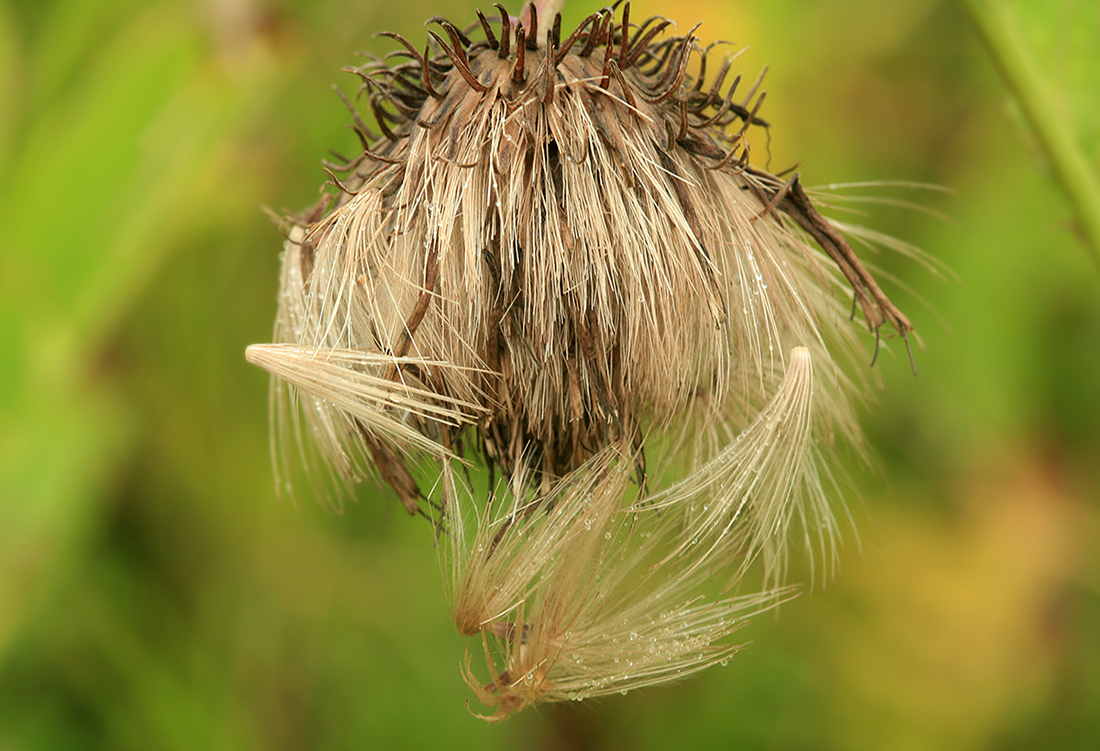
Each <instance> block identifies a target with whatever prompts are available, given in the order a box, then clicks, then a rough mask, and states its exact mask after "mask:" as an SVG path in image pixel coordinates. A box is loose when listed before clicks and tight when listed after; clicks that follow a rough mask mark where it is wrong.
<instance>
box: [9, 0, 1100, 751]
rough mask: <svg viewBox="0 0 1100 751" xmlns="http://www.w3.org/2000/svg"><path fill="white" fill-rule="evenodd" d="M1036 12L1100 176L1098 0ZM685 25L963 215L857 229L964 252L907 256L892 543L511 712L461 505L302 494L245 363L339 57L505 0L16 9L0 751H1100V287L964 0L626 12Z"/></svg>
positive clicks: (843, 151)
mask: <svg viewBox="0 0 1100 751" xmlns="http://www.w3.org/2000/svg"><path fill="white" fill-rule="evenodd" d="M515 6H518V3H515V4H513V6H510V7H511V9H512V10H513V12H516V11H518V7H515ZM1008 7H1010V8H1011V12H1012V13H1013V14H1015V16H1014V17H1015V19H1016V22H1017V24H1018V27H1019V29H1020V30H1021V34H1022V35H1023V37H1022V38H1023V39H1024V40H1025V43H1026V47H1027V49H1028V51H1029V54H1030V55H1032V56H1033V58H1034V60H1035V62H1036V65H1037V67H1038V70H1040V71H1041V73H1042V77H1043V81H1045V84H1046V86H1047V87H1048V90H1049V91H1050V92H1051V95H1052V96H1053V99H1054V103H1053V105H1052V108H1053V111H1054V113H1055V114H1057V116H1058V118H1059V121H1060V122H1061V123H1062V124H1064V125H1065V126H1066V127H1071V128H1072V133H1073V136H1074V142H1075V143H1076V144H1077V147H1078V148H1079V149H1080V150H1081V152H1082V153H1084V154H1085V155H1086V158H1087V159H1088V160H1090V164H1091V169H1092V170H1093V175H1094V176H1095V174H1096V166H1097V159H1098V157H1100V101H1098V99H1097V97H1096V95H1095V92H1096V91H1097V90H1100V87H1098V84H1100V81H1098V80H1097V77H1098V76H1100V67H1098V66H1096V65H1095V64H1094V63H1095V60H1093V59H1090V58H1094V57H1095V55H1094V52H1093V49H1092V48H1093V47H1094V45H1095V41H1096V39H1097V38H1098V37H1097V34H1098V33H1100V32H1098V31H1097V24H1098V23H1100V21H1098V20H1097V14H1098V10H1097V6H1096V4H1095V3H1093V2H1088V1H1087V0H1062V1H1061V2H1058V3H1049V4H1048V3H1045V2H1044V3H1027V2H1015V3H1011V4H1010V5H1009V6H1008ZM595 8H596V5H595V4H585V3H582V2H577V0H574V2H572V3H571V4H570V5H569V7H568V8H567V9H566V11H567V19H566V24H567V25H568V24H569V23H571V22H572V23H575V22H577V21H578V20H579V19H580V18H583V17H584V15H586V14H587V13H588V12H591V11H592V10H594V9H595ZM656 12H660V13H663V14H664V15H667V16H670V17H673V18H674V19H676V20H677V21H678V22H679V26H680V29H681V30H683V29H686V28H689V27H690V25H691V24H693V23H694V22H695V21H696V20H700V19H701V20H704V21H705V24H704V26H703V27H702V29H701V33H702V34H703V35H704V38H709V39H717V38H726V39H730V40H732V41H734V42H735V43H736V44H737V47H734V48H733V49H736V48H738V47H739V46H745V45H748V46H749V47H750V49H749V50H748V51H747V52H746V53H745V54H744V55H743V56H742V57H741V58H739V61H738V63H737V70H739V71H741V72H743V73H744V74H745V75H746V76H747V77H749V78H751V77H753V76H755V74H756V73H757V72H758V71H759V69H760V68H761V67H762V66H763V65H764V64H770V65H771V68H770V72H769V74H768V79H767V86H768V91H769V93H768V100H767V105H766V108H767V109H768V119H769V120H770V121H771V122H773V123H774V126H773V128H772V129H771V142H770V143H767V144H762V148H761V149H760V153H762V154H763V153H766V154H768V155H770V158H771V160H772V162H773V168H775V169H781V168H783V167H786V166H789V165H790V164H793V163H795V162H798V163H800V167H799V169H800V170H801V171H802V173H803V175H804V176H805V177H806V179H807V181H808V182H813V183H831V182H860V181H873V180H898V181H913V182H927V183H934V184H936V185H940V186H944V187H946V188H948V189H950V190H951V191H952V192H950V193H940V192H922V193H916V194H913V193H909V192H905V191H904V190H900V189H898V191H894V189H891V188H889V187H886V186H883V187H881V188H869V189H867V190H868V192H869V193H870V194H871V196H872V197H888V198H895V197H898V198H901V199H902V200H910V201H914V202H916V203H919V204H921V205H924V206H926V207H928V208H930V209H933V210H935V211H939V212H942V213H945V214H947V215H949V216H950V217H952V220H951V221H949V222H944V221H941V220H939V219H936V218H933V217H929V216H928V215H927V214H925V213H922V212H914V211H909V210H904V209H901V208H898V207H896V206H892V205H882V206H879V207H875V206H874V204H871V206H872V207H873V211H872V212H871V214H870V215H869V216H859V217H857V218H856V220H858V221H860V222H863V223H865V224H867V225H868V226H871V227H874V228H875V229H877V230H880V231H883V232H886V233H889V234H892V235H895V236H897V237H900V238H902V239H904V240H906V241H908V242H911V243H913V244H915V245H918V246H920V247H922V248H923V249H925V250H926V251H927V252H928V253H930V254H931V255H932V256H934V257H935V258H937V259H939V260H940V261H942V262H943V263H944V264H946V266H947V267H948V268H949V269H951V270H952V271H953V272H955V273H956V274H957V275H958V276H959V278H960V279H961V280H962V283H961V284H956V283H954V282H945V281H944V280H943V279H942V278H940V277H938V276H936V275H935V274H932V273H929V272H928V271H927V270H926V269H924V268H922V267H921V266H920V265H919V264H916V263H913V262H912V261H910V260H908V259H905V258H902V257H899V256H897V255H896V254H891V253H884V254H882V255H880V256H877V257H873V258H872V259H871V260H872V262H873V263H875V264H876V265H878V266H879V267H881V268H882V270H883V271H884V272H885V273H886V274H888V275H891V276H893V277H896V278H897V279H898V280H899V282H900V283H892V282H887V284H886V286H887V287H888V289H889V291H890V293H891V294H892V295H894V296H895V297H896V298H897V301H898V302H899V303H901V304H902V306H903V308H904V309H905V310H906V312H907V314H909V316H910V317H911V318H912V319H913V320H914V322H915V323H916V325H917V331H918V333H919V334H920V336H921V339H922V341H923V344H924V347H923V348H922V349H918V351H917V362H918V366H919V368H920V373H921V375H920V376H919V377H918V378H913V377H912V376H911V374H910V373H909V370H908V363H907V361H906V358H905V357H904V354H903V353H900V352H899V351H898V348H897V347H896V346H894V347H892V348H891V349H890V350H888V351H887V352H886V354H885V355H884V357H882V358H880V361H879V364H878V365H876V369H877V370H878V376H879V377H880V379H881V382H882V384H883V386H882V389H881V392H880V393H879V394H878V395H877V402H876V403H875V404H874V405H872V406H870V407H869V408H868V410H867V412H866V414H865V424H866V427H867V430H868V433H869V436H870V443H871V445H872V446H873V447H874V449H875V451H876V452H877V453H878V456H879V461H878V465H879V466H878V468H877V471H876V472H874V473H860V470H858V469H855V470H853V471H855V472H856V473H857V476H858V477H859V479H860V483H861V493H862V498H861V499H853V501H852V506H853V508H854V509H855V515H856V517H857V521H858V526H859V527H860V529H861V530H862V533H863V543H862V548H863V553H862V555H861V554H860V553H859V551H858V550H857V549H856V546H855V545H852V546H851V549H850V550H849V554H848V555H847V559H846V562H845V567H844V570H843V571H842V573H841V574H840V577H839V579H838V580H837V581H836V582H835V583H833V584H831V585H830V586H829V587H828V588H827V589H826V590H825V591H824V592H815V593H812V594H811V593H807V594H806V595H805V596H803V597H801V598H799V599H798V600H796V601H795V602H793V603H790V604H789V605H786V606H784V608H783V609H782V611H781V612H780V613H779V614H778V615H777V616H776V617H775V618H758V619H756V620H755V621H754V622H753V623H751V624H750V625H749V626H748V627H746V628H745V630H744V631H743V632H742V634H743V637H742V638H743V640H744V641H746V642H750V641H751V642H752V644H751V645H750V646H749V647H748V648H747V649H745V650H743V651H742V652H740V653H739V654H738V655H737V658H736V659H735V660H733V661H732V663H731V665H730V666H729V667H726V668H723V669H716V670H713V671H710V672H708V673H705V674H703V675H701V676H699V677H698V678H696V679H693V680H691V681H688V682H685V683H684V684H682V685H679V686H675V687H670V688H664V689H654V690H649V691H641V692H637V693H635V694H631V695H629V696H626V697H621V698H620V697H616V698H615V699H609V700H605V701H602V702H599V703H595V704H589V703H582V704H577V705H572V704H571V705H569V706H562V707H548V708H545V709H543V710H541V711H535V712H529V713H525V715H523V716H520V717H517V718H515V719H514V720H510V721H509V722H508V723H506V724H505V725H503V726H500V727H490V726H487V725H484V724H483V723H481V722H480V721H478V720H476V719H475V718H473V717H472V716H471V715H470V713H469V712H468V711H467V709H466V706H465V701H466V699H467V697H468V696H469V692H468V690H467V689H466V687H465V685H464V684H463V682H462V680H461V677H460V675H459V668H460V665H461V663H462V660H463V658H464V655H465V651H464V650H469V651H470V653H471V654H473V655H474V656H475V657H476V655H477V653H478V650H480V649H481V645H480V643H478V642H476V640H469V641H467V640H463V639H462V638H460V637H459V636H458V635H457V634H455V633H454V629H453V628H452V627H451V625H450V622H449V619H448V616H447V608H446V603H445V602H444V599H443V592H442V587H441V585H440V581H439V572H438V570H437V563H436V560H435V550H434V546H433V539H432V533H431V530H430V529H428V528H427V525H424V524H419V523H417V521H416V520H411V519H408V518H406V517H405V516H404V514H403V512H401V511H400V509H399V507H398V506H397V504H396V502H395V501H394V499H393V498H392V497H390V495H389V493H388V491H386V490H383V489H378V488H373V487H365V488H363V490H362V492H361V494H360V496H361V497H360V499H359V500H360V502H359V503H358V504H356V505H351V506H349V507H348V508H347V510H346V512H345V513H344V514H343V515H336V514H332V513H329V512H326V511H324V510H323V509H322V508H321V507H320V506H318V505H316V504H314V503H312V501H310V500H309V499H302V501H301V502H300V506H294V505H292V504H289V503H285V502H279V501H277V500H276V499H275V497H274V492H273V486H272V477H271V470H270V465H269V461H268V455H267V414H266V409H267V393H266V392H267V379H266V376H265V375H264V374H262V373H261V372H259V371H257V370H255V369H253V368H251V367H250V366H248V365H247V363H245V362H244V359H243V350H244V347H245V346H246V345H247V344H250V343H252V342H256V341H263V340H265V339H266V338H267V337H268V336H269V335H270V330H271V323H272V319H273V315H274V310H275V292H276V284H277V280H276V273H277V265H278V253H279V248H280V243H281V238H280V236H279V233H278V230H277V229H276V228H275V227H274V226H273V225H271V223H270V222H269V221H268V220H267V219H266V218H265V217H264V215H263V214H262V212H261V209H260V207H261V206H271V207H273V208H275V209H276V210H297V209H300V208H302V207H304V206H306V205H309V204H310V203H312V202H313V201H314V200H315V197H316V195H317V189H318V187H319V186H320V184H321V183H322V182H324V180H325V179H326V176H325V175H324V173H323V171H322V170H321V169H320V167H319V161H320V159H321V158H323V157H324V156H325V154H326V151H327V149H330V148H332V149H336V150H338V151H341V150H342V151H348V150H350V149H352V148H354V144H355V138H354V136H353V135H352V134H351V133H349V132H348V130H347V129H346V127H345V124H346V120H347V117H346V114H345V112H344V111H343V107H342V105H341V104H340V102H339V100H338V99H336V97H335V96H333V94H332V92H331V88H330V85H331V84H332V83H338V84H339V85H341V86H344V87H345V90H348V89H351V88H353V87H354V85H355V81H354V79H352V78H351V77H350V76H348V75H347V74H344V73H342V72H340V70H339V68H340V67H341V66H343V65H346V64H348V63H351V62H353V61H354V60H355V58H354V54H353V53H354V52H355V51H356V50H358V49H367V50H372V51H375V52H384V51H387V50H389V49H391V48H392V45H390V44H389V43H388V42H387V41H386V40H375V39H373V38H372V35H373V33H374V32H375V31H378V30H381V29H392V30H396V31H399V32H401V33H403V34H405V35H406V36H407V37H409V38H410V39H411V40H413V41H423V40H424V38H425V36H426V34H425V32H424V30H423V27H422V23H423V21H424V19H426V18H429V17H431V16H433V15H435V14H437V13H438V14H442V15H446V16H449V17H451V18H454V19H455V20H456V21H458V22H459V23H460V25H461V24H464V23H466V22H468V21H470V20H473V19H474V16H473V8H472V6H467V5H465V4H461V3H459V2H457V0H447V1H446V2H428V1H427V0H411V1H410V2H408V3H405V4H402V5H399V6H398V5H393V4H383V3H377V2H362V1H361V0H355V1H352V0H326V2H323V3H313V2H306V0H160V1H159V2H154V1H153V0H90V1H83V2H82V1H79V0H49V1H48V2H32V1H31V0H23V1H21V2H14V1H13V0H9V1H8V2H6V3H5V2H0V226H2V227H3V228H4V231H3V232H2V233H0V748H5V749H6V748H15V749H64V748H73V749H82V750H83V749H96V748H104V749H107V748H110V749H126V748H134V749H139V748H140V749H146V748H179V749H193V748H224V749H237V748H242V749H243V748H273V749H277V748H287V749H299V748H311V749H329V748H332V749H335V748H431V747H446V748H471V749H475V748H476V749H478V751H488V750H489V749H494V748H523V749H562V748H598V747H607V748H638V749H649V748H652V749H658V748H660V749H665V748H670V747H680V746H686V747H692V748H714V749H726V748H730V747H746V748H815V749H816V748H875V749H878V748H895V747H903V748H910V749H922V748H929V749H932V748H934V749H976V748H988V747H999V748H1006V749H1014V748H1019V749H1030V748H1071V749H1072V748H1080V749H1092V748H1094V747H1096V746H1097V744H1098V743H1100V720H1098V718H1100V642H1098V640H1097V639H1096V634H1097V633H1100V631H1098V629H1100V555H1098V554H1097V551H1098V550H1100V515H1098V510H1097V500H1098V499H1100V473H1098V470H1097V466H1096V457H1097V456H1100V391H1098V388H1097V384H1100V348H1098V347H1097V346H1096V342H1097V341H1100V283H1098V278H1097V275H1096V273H1095V268H1094V266H1091V265H1090V263H1089V261H1088V259H1087V257H1086V256H1085V254H1082V253H1081V249H1080V239H1079V238H1080V235H1079V233H1078V232H1077V226H1076V225H1079V224H1080V222H1079V221H1078V220H1076V219H1075V218H1074V214H1073V211H1072V209H1071V208H1070V207H1069V204H1068V203H1067V202H1066V200H1065V197H1064V194H1063V193H1062V192H1061V191H1060V189H1059V188H1058V184H1057V182H1056V181H1055V180H1052V179H1051V177H1050V174H1049V173H1048V170H1050V169H1051V167H1050V165H1051V162H1050V158H1049V156H1048V155H1047V154H1046V152H1044V150H1043V148H1042V147H1041V144H1040V143H1039V141H1038V140H1037V139H1036V138H1035V137H1034V136H1033V135H1032V131H1031V130H1029V129H1028V127H1027V126H1026V120H1024V119H1023V118H1022V116H1021V112H1020V110H1019V109H1015V110H1014V109H1011V108H1008V109H1007V110H1006V107H1005V102H1006V99H1007V97H1006V90H1005V88H1004V86H1003V84H1002V82H1001V80H1000V79H999V78H998V72H997V69H996V67H995V66H994V65H993V64H992V62H991V61H990V59H989V57H988V56H987V53H986V50H985V48H984V47H983V44H982V42H981V40H980V38H979V37H978V36H977V34H976V33H974V30H973V26H972V25H971V24H970V19H969V18H968V17H967V16H966V12H965V9H964V6H963V4H962V3H958V2H953V1H948V0H901V1H900V2H896V3H889V4H882V3H870V2H866V0H814V1H813V2H807V1H806V0H775V2H771V3H749V2H742V1H741V0H736V1H734V2H728V1H727V0H689V1H685V2H682V3H678V4H677V5H676V7H675V8H672V7H669V6H662V5H659V4H658V3H656V2H655V0H645V1H644V2H636V3H634V8H633V10H632V13H631V16H632V17H633V18H645V17H647V16H648V15H650V14H652V13H656ZM1037 165H1038V166H1039V167H1040V168H1039V169H1037V168H1036V167H1037ZM892 191H893V192H892ZM899 191H900V192H899ZM844 218H845V219H846V220H849V219H851V217H850V216H847V215H846V216H844ZM866 344H867V353H868V360H869V359H870V352H871V350H872V348H873V342H872V341H871V339H870V338H868V339H867V342H866ZM888 344H890V343H889V342H888Z"/></svg>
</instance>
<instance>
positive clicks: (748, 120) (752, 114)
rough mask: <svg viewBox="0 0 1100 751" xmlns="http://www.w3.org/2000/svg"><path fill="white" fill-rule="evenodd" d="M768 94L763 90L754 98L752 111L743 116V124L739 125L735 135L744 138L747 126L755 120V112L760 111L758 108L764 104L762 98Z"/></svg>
mask: <svg viewBox="0 0 1100 751" xmlns="http://www.w3.org/2000/svg"><path fill="white" fill-rule="evenodd" d="M767 96H768V92H766V91H765V92H763V93H762V94H760V96H758V97H757V98H756V104H754V105H753V108H752V111H751V112H749V116H748V117H746V118H745V123H744V125H742V126H741V130H740V131H738V133H737V137H738V138H744V137H745V133H747V132H748V130H749V126H750V125H752V124H753V123H755V122H758V121H757V118H756V113H757V112H759V111H760V108H761V107H762V106H763V105H764V98H765V97H767Z"/></svg>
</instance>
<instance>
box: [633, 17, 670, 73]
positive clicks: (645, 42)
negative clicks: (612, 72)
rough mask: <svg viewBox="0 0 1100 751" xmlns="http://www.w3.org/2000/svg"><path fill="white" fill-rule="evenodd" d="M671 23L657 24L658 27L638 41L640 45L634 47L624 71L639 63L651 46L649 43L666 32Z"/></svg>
mask: <svg viewBox="0 0 1100 751" xmlns="http://www.w3.org/2000/svg"><path fill="white" fill-rule="evenodd" d="M670 23H672V22H671V21H662V22H661V23H659V24H657V26H655V27H654V28H652V29H650V30H649V33H648V34H646V35H645V36H644V37H642V38H641V39H640V40H638V43H637V44H635V45H634V51H633V52H632V53H630V55H628V56H627V58H626V64H625V65H624V66H623V69H624V70H625V69H626V68H629V67H630V66H631V65H633V64H634V63H636V62H638V58H640V57H641V56H642V53H644V52H645V51H646V48H647V47H648V46H649V43H650V42H652V41H653V38H654V37H655V36H657V35H658V34H660V33H661V32H662V31H664V30H665V29H666V28H668V25H669V24H670Z"/></svg>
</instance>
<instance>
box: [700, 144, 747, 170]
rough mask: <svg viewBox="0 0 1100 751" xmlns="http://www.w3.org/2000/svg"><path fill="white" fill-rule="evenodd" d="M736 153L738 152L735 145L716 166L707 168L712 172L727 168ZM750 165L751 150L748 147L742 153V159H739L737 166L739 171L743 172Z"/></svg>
mask: <svg viewBox="0 0 1100 751" xmlns="http://www.w3.org/2000/svg"><path fill="white" fill-rule="evenodd" d="M736 152H737V146H736V144H735V145H733V146H731V147H730V149H729V151H727V152H726V154H725V156H723V157H722V158H721V159H719V160H718V161H717V162H716V163H714V164H712V165H710V166H709V167H707V169H710V170H720V169H722V168H723V167H725V166H726V165H727V164H729V163H730V161H731V160H732V159H733V155H734V154H735V153H736ZM748 164H749V149H748V147H747V146H746V147H745V149H744V150H743V151H742V152H741V156H740V158H739V159H738V165H737V169H738V171H743V170H744V169H745V167H747V166H748Z"/></svg>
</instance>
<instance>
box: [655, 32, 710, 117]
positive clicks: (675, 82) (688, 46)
mask: <svg viewBox="0 0 1100 751" xmlns="http://www.w3.org/2000/svg"><path fill="white" fill-rule="evenodd" d="M697 28H699V24H696V25H695V26H694V27H692V29H691V31H689V32H688V35H687V36H686V37H684V43H683V45H682V46H681V52H680V63H679V65H678V66H677V71H676V76H675V77H674V78H673V79H672V83H670V84H668V88H666V89H665V90H664V91H663V92H662V93H660V94H658V95H657V96H655V97H653V98H650V97H648V96H646V95H645V94H642V98H643V99H645V100H646V101H647V102H649V103H650V104H660V103H661V102H663V101H665V100H666V99H668V98H669V97H670V96H672V92H674V91H675V90H676V89H677V88H678V87H679V86H680V83H681V82H682V81H683V80H684V74H685V73H686V72H687V66H688V60H689V59H690V58H691V50H692V49H694V48H695V45H694V44H693V42H694V41H695V36H694V35H693V34H692V33H691V32H692V31H695V29H697Z"/></svg>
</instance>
